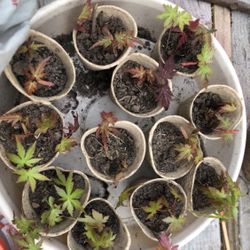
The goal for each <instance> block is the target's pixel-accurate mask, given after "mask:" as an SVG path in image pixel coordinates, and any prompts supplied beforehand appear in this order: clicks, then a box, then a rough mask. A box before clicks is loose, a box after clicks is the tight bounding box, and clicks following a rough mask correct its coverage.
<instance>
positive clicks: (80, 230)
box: [72, 201, 120, 250]
mask: <svg viewBox="0 0 250 250" xmlns="http://www.w3.org/2000/svg"><path fill="white" fill-rule="evenodd" d="M93 209H94V210H96V211H97V212H99V213H101V214H103V216H109V219H108V221H107V222H106V223H105V226H106V228H110V229H111V230H112V232H113V234H116V235H117V234H119V232H120V222H119V220H118V218H117V215H116V214H115V213H114V212H113V210H112V209H111V208H110V207H109V206H108V205H107V204H106V203H104V202H102V201H92V202H91V203H90V204H88V205H87V206H86V207H85V209H84V210H85V212H86V214H88V215H92V210H93ZM81 217H84V214H82V216H81ZM84 233H85V229H84V223H82V222H77V223H76V225H75V226H74V227H73V229H72V236H73V238H74V239H75V241H76V242H77V243H78V244H80V245H82V246H83V247H84V249H86V250H91V249H93V248H91V247H90V246H89V244H88V239H87V237H86V236H85V234H84Z"/></svg>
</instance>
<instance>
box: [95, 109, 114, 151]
mask: <svg viewBox="0 0 250 250" xmlns="http://www.w3.org/2000/svg"><path fill="white" fill-rule="evenodd" d="M101 118H102V122H101V123H100V124H99V125H98V129H97V130H96V137H98V138H99V137H100V138H101V141H102V144H103V148H104V150H105V152H107V151H108V140H109V136H110V135H111V134H117V132H118V130H117V129H116V128H113V127H111V125H115V123H116V122H117V118H116V117H115V116H114V115H113V113H112V112H105V111H103V112H101Z"/></svg>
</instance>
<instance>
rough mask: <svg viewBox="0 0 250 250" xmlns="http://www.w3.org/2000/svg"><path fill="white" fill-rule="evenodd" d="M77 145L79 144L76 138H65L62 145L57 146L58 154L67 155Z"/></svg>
mask: <svg viewBox="0 0 250 250" xmlns="http://www.w3.org/2000/svg"><path fill="white" fill-rule="evenodd" d="M76 145H77V142H76V140H75V139H74V138H70V137H63V138H62V140H61V141H60V143H59V144H57V145H56V152H59V153H66V152H68V151H69V150H70V149H71V148H73V147H74V146H76Z"/></svg>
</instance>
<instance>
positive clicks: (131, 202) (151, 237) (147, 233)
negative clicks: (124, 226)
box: [130, 178, 187, 241]
mask: <svg viewBox="0 0 250 250" xmlns="http://www.w3.org/2000/svg"><path fill="white" fill-rule="evenodd" d="M157 182H161V183H167V184H172V185H174V186H176V187H177V188H178V189H179V190H180V191H181V193H182V194H183V197H184V200H185V201H184V206H183V210H182V213H181V214H182V215H185V214H186V211H187V196H186V193H185V191H184V190H183V188H182V187H181V185H179V184H178V183H176V182H175V181H172V180H166V179H162V178H157V179H154V180H150V181H147V182H145V183H143V184H141V185H140V186H139V187H137V188H136V189H135V191H134V192H133V193H132V195H131V197H130V209H131V213H132V215H133V217H134V219H135V221H136V223H137V224H138V225H139V227H140V228H141V230H142V231H143V233H144V234H145V235H146V236H147V237H148V238H150V239H151V240H153V241H158V239H157V238H156V236H155V235H154V234H153V232H152V231H151V230H150V229H149V228H148V227H147V226H146V225H144V224H143V223H142V222H141V221H140V219H139V218H138V217H137V215H136V213H135V211H134V207H133V198H134V196H135V195H136V193H137V192H138V190H140V189H141V188H142V187H145V186H147V185H149V184H151V183H157Z"/></svg>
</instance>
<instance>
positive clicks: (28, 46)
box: [17, 38, 45, 55]
mask: <svg viewBox="0 0 250 250" xmlns="http://www.w3.org/2000/svg"><path fill="white" fill-rule="evenodd" d="M43 47H45V45H44V44H41V43H38V42H36V41H32V40H31V39H30V38H29V39H28V41H27V42H25V43H24V44H23V45H22V46H21V47H20V48H19V49H18V50H17V54H25V53H29V54H30V55H31V54H32V53H33V52H34V51H38V50H39V49H40V48H43Z"/></svg>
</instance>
